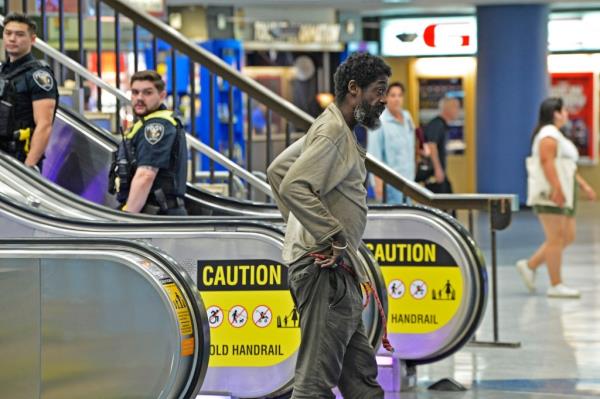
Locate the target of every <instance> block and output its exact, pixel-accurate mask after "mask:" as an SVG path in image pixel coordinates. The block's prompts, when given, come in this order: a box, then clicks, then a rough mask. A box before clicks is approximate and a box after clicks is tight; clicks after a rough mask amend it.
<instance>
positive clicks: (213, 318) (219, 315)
mask: <svg viewBox="0 0 600 399" xmlns="http://www.w3.org/2000/svg"><path fill="white" fill-rule="evenodd" d="M206 315H207V316H208V325H209V326H210V328H217V327H219V326H220V325H221V324H222V323H223V310H222V309H221V308H220V307H218V306H211V307H209V308H208V309H206Z"/></svg>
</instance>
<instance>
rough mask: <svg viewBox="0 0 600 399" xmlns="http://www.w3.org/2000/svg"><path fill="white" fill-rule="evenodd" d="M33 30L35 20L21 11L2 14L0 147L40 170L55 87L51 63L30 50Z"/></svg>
mask: <svg viewBox="0 0 600 399" xmlns="http://www.w3.org/2000/svg"><path fill="white" fill-rule="evenodd" d="M35 32H36V24H35V22H33V21H32V20H31V19H30V18H28V17H27V16H25V15H23V14H16V13H13V14H10V15H8V16H7V17H6V18H4V31H3V34H2V37H3V40H4V48H5V50H6V54H7V56H8V60H7V62H6V63H4V64H2V65H1V66H0V100H1V101H0V149H1V150H2V151H4V152H6V153H8V154H10V155H12V156H14V157H15V158H17V159H18V160H20V161H21V162H24V163H25V165H27V166H30V167H33V168H37V169H38V170H39V169H41V166H42V160H43V158H44V151H45V150H46V146H47V145H48V141H49V140H50V134H51V133H52V123H53V122H54V115H55V113H56V107H57V104H58V101H57V100H58V89H57V87H56V79H55V78H54V74H53V73H52V69H50V66H49V65H48V64H47V63H46V62H44V61H41V60H36V59H35V58H34V57H33V55H32V54H31V47H32V46H33V43H34V42H35V39H36V34H35Z"/></svg>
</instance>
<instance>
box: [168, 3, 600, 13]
mask: <svg viewBox="0 0 600 399" xmlns="http://www.w3.org/2000/svg"><path fill="white" fill-rule="evenodd" d="M395 1H396V2H394V0H167V3H168V4H175V3H177V4H182V3H187V4H191V3H193V4H195V5H213V6H219V5H223V6H224V5H234V6H237V7H253V6H269V7H270V8H273V7H275V8H281V9H285V8H289V7H293V6H300V7H315V9H314V10H315V12H316V13H318V12H319V8H334V9H338V10H348V11H350V10H351V11H356V12H359V13H361V14H363V15H388V14H417V13H459V12H472V11H473V9H474V7H475V6H484V5H511V4H545V3H548V4H551V5H552V7H553V8H600V0H562V1H551V0H408V1H407V0H395Z"/></svg>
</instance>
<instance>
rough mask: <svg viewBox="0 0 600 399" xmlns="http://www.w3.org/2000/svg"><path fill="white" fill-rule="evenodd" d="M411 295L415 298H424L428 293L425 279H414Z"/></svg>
mask: <svg viewBox="0 0 600 399" xmlns="http://www.w3.org/2000/svg"><path fill="white" fill-rule="evenodd" d="M410 295H412V297H413V298H415V299H423V298H425V295H427V284H425V282H424V281H423V280H419V279H417V280H413V282H412V283H410Z"/></svg>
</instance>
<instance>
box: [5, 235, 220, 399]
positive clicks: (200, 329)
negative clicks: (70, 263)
mask: <svg viewBox="0 0 600 399" xmlns="http://www.w3.org/2000/svg"><path fill="white" fill-rule="evenodd" d="M14 244H17V245H19V246H21V247H24V248H26V249H27V250H32V249H34V248H33V247H34V246H35V247H39V248H40V249H44V248H46V249H47V250H48V251H56V250H57V249H58V247H64V246H71V247H76V248H82V247H89V246H93V247H100V248H102V249H105V250H110V251H127V252H132V253H135V254H137V255H139V256H142V257H144V258H147V259H149V260H151V261H152V262H153V263H154V264H156V265H158V266H159V267H160V268H161V269H162V270H166V271H167V272H168V274H170V275H171V276H174V277H175V279H176V280H177V282H179V283H183V282H184V283H185V284H178V286H179V288H182V289H183V290H184V291H185V295H186V296H187V297H188V298H189V299H190V302H189V304H190V305H191V307H190V308H191V309H190V310H191V311H192V313H193V316H194V320H196V326H195V331H196V334H197V336H198V338H199V339H198V341H199V342H198V343H197V345H199V346H198V347H199V348H200V347H201V346H200V345H202V344H201V343H202V342H205V341H206V340H210V330H209V323H208V319H207V316H206V310H205V308H204V305H203V304H202V302H201V299H200V296H199V294H198V292H197V290H196V289H195V288H194V287H195V286H196V285H195V284H194V281H193V280H192V278H191V277H190V275H189V274H188V273H187V272H186V271H185V269H183V268H182V267H181V266H179V265H178V264H177V262H176V261H175V260H174V259H173V258H171V257H170V256H168V255H166V254H165V253H164V252H162V250H160V249H159V248H157V247H154V246H153V245H151V244H148V243H147V242H143V241H131V240H123V239H115V238H43V239H40V238H19V239H4V238H0V247H2V246H8V245H14ZM61 249H62V248H61ZM95 249H97V248H95ZM199 352H200V351H199ZM209 353H210V350H209V348H208V345H206V346H205V347H204V348H202V352H201V353H199V356H198V357H197V358H196V367H195V368H194V374H193V375H192V376H191V378H188V381H190V382H191V383H190V384H189V385H188V388H187V392H183V397H189V398H192V397H196V395H197V394H198V392H199V391H200V389H201V387H202V383H203V381H204V377H205V376H206V372H207V369H208V359H209Z"/></svg>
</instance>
